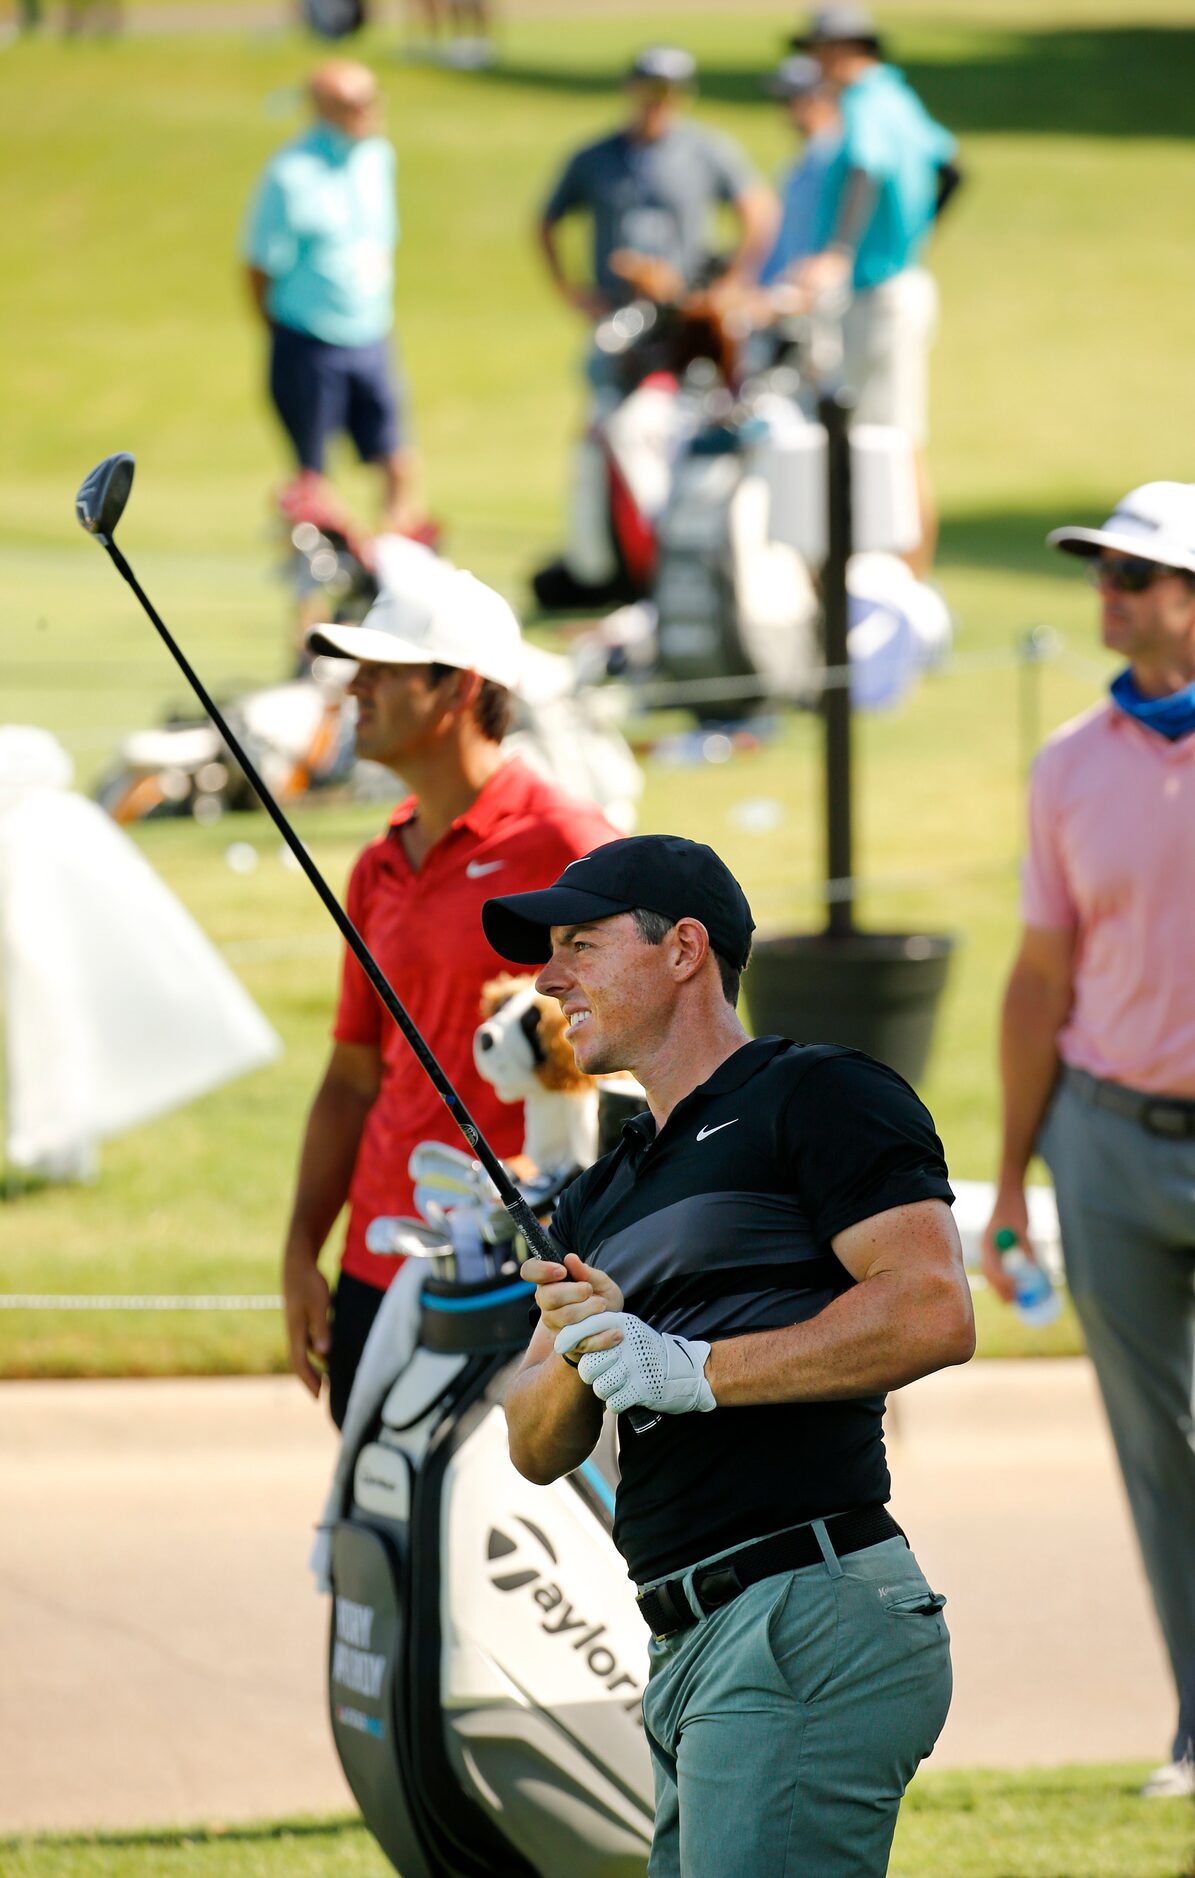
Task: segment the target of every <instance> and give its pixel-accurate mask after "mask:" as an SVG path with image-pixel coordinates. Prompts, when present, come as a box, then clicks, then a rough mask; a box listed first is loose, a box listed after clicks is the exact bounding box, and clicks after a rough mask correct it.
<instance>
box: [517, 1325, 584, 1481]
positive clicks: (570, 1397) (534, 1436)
mask: <svg viewBox="0 0 1195 1878" xmlns="http://www.w3.org/2000/svg"><path fill="white" fill-rule="evenodd" d="M602 1414H603V1409H602V1404H601V1403H600V1402H599V1401H598V1399H597V1397H596V1396H595V1395H594V1393H593V1391H592V1389H588V1388H586V1386H585V1384H584V1383H583V1382H582V1381H581V1379H580V1377H579V1376H578V1375H577V1372H576V1370H575V1369H573V1368H571V1367H570V1365H569V1364H567V1363H566V1362H564V1361H563V1359H562V1358H561V1357H559V1356H557V1355H556V1354H555V1352H554V1351H549V1353H548V1354H547V1355H546V1356H545V1357H544V1359H543V1361H542V1362H539V1363H530V1364H528V1365H527V1366H526V1367H525V1368H523V1369H521V1370H519V1372H518V1373H517V1375H516V1376H515V1377H514V1379H513V1381H512V1382H511V1384H510V1387H509V1389H508V1390H507V1392H506V1425H507V1430H508V1434H509V1439H510V1458H511V1460H512V1461H513V1462H514V1465H515V1466H516V1467H517V1468H518V1470H519V1472H520V1474H522V1475H523V1476H524V1478H525V1479H527V1480H531V1481H534V1482H535V1484H536V1486H540V1487H546V1486H547V1485H548V1484H549V1483H550V1482H551V1481H553V1480H559V1479H560V1477H561V1475H562V1474H571V1473H572V1471H573V1469H574V1468H577V1467H580V1465H581V1463H582V1461H584V1460H586V1459H587V1458H588V1456H589V1455H590V1454H592V1453H593V1450H594V1448H595V1447H596V1446H597V1441H598V1436H599V1435H600V1434H601V1432H602Z"/></svg>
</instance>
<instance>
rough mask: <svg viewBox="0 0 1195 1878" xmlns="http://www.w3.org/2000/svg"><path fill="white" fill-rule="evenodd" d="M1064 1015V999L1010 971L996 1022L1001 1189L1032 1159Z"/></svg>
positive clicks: (1031, 976)
mask: <svg viewBox="0 0 1195 1878" xmlns="http://www.w3.org/2000/svg"><path fill="white" fill-rule="evenodd" d="M1069 1009H1070V997H1069V994H1065V995H1063V994H1060V993H1059V990H1058V989H1057V987H1055V986H1053V985H1051V984H1050V983H1048V982H1047V981H1046V980H1044V979H1042V978H1041V977H1040V976H1038V975H1037V974H1036V973H1033V972H1029V971H1026V970H1024V969H1022V968H1020V967H1014V969H1013V973H1012V976H1011V977H1010V979H1009V981H1008V989H1007V991H1006V992H1005V994H1004V1009H1003V1012H1002V1015H1001V1022H1000V1080H1001V1085H1002V1089H1003V1143H1002V1147H1001V1154H1000V1181H1001V1183H1005V1182H1008V1183H1011V1184H1017V1183H1020V1182H1023V1181H1024V1178H1025V1170H1026V1168H1027V1167H1028V1165H1029V1162H1030V1160H1031V1159H1032V1158H1033V1149H1034V1143H1035V1141H1036V1139H1037V1132H1038V1129H1039V1128H1040V1126H1041V1122H1042V1118H1043V1116H1044V1115H1045V1112H1046V1109H1047V1107H1048V1106H1049V1101H1050V1097H1051V1095H1052V1094H1053V1092H1054V1084H1055V1082H1056V1081H1057V1079H1058V1033H1059V1031H1060V1030H1061V1028H1062V1026H1063V1024H1064V1023H1065V1021H1066V1017H1067V1013H1068V1011H1069Z"/></svg>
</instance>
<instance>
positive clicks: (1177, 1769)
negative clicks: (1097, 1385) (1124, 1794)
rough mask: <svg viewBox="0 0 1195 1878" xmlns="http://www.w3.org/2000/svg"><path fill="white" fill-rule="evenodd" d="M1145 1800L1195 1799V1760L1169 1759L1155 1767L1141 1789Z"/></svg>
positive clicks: (1187, 1756)
mask: <svg viewBox="0 0 1195 1878" xmlns="http://www.w3.org/2000/svg"><path fill="white" fill-rule="evenodd" d="M1141 1798H1142V1799H1143V1800H1195V1760H1192V1758H1191V1756H1190V1755H1189V1754H1188V1755H1184V1757H1183V1759H1182V1760H1181V1761H1167V1762H1166V1764H1165V1765H1164V1766H1163V1767H1155V1768H1154V1771H1153V1773H1152V1774H1151V1775H1150V1776H1149V1779H1148V1780H1147V1781H1146V1783H1145V1785H1144V1786H1143V1787H1142V1789H1141Z"/></svg>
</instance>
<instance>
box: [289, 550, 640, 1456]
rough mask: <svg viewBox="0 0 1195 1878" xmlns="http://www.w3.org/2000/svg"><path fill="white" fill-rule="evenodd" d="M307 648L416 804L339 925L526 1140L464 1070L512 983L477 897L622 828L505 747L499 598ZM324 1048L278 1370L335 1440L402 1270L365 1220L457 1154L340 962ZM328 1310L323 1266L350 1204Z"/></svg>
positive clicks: (404, 605) (515, 1139)
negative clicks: (421, 1168)
mask: <svg viewBox="0 0 1195 1878" xmlns="http://www.w3.org/2000/svg"><path fill="white" fill-rule="evenodd" d="M307 645H308V649H309V651H311V652H312V653H315V654H322V655H324V656H325V657H334V658H351V659H355V660H356V661H357V671H356V675H355V676H354V678H353V680H352V683H351V684H350V686H349V690H350V692H351V693H352V695H353V697H354V698H355V699H356V703H357V750H358V753H359V754H360V755H361V756H363V757H367V758H369V759H370V760H371V761H373V762H375V763H382V764H384V765H385V766H386V767H387V768H388V769H392V770H394V771H395V772H396V774H398V775H401V776H402V778H403V779H404V781H405V782H406V783H407V784H408V785H409V786H410V788H411V790H412V793H411V794H410V795H409V796H408V797H407V798H406V800H405V801H404V802H401V803H400V804H399V806H398V807H397V809H396V810H395V811H394V814H393V816H392V817H391V820H390V826H389V828H388V829H387V831H386V833H385V834H384V835H381V836H379V837H378V838H377V840H375V841H372V842H370V844H369V846H368V847H367V848H365V850H364V851H363V853H362V854H360V855H359V856H358V859H357V862H356V865H355V866H354V868H353V872H352V876H351V878H350V881H349V888H348V898H347V905H348V911H349V915H350V917H351V918H352V920H353V921H354V923H355V925H356V926H357V928H358V930H359V931H360V932H361V934H362V936H363V937H364V939H365V942H366V944H367V945H368V946H369V948H370V950H371V952H372V953H373V955H374V957H375V958H376V959H377V961H378V963H379V964H380V966H381V968H382V970H383V971H384V972H385V974H386V976H387V977H388V978H389V980H390V982H391V984H392V985H393V986H394V989H395V990H396V991H397V993H398V995H399V997H400V998H401V999H402V1002H403V1004H404V1005H405V1006H406V1008H407V1010H408V1011H409V1012H410V1014H411V1017H412V1019H413V1021H414V1023H415V1024H416V1026H417V1027H418V1029H419V1031H420V1033H421V1035H422V1036H424V1037H426V1039H427V1041H428V1043H429V1044H430V1046H431V1048H432V1050H433V1051H434V1052H435V1055H436V1057H437V1059H438V1061H439V1062H440V1063H441V1064H442V1065H443V1067H444V1069H445V1071H446V1073H447V1075H448V1076H449V1078H450V1080H451V1081H452V1083H453V1084H454V1086H455V1087H456V1088H457V1090H459V1092H460V1094H461V1096H462V1098H463V1100H464V1102H465V1105H466V1107H467V1108H468V1109H469V1111H470V1113H471V1114H472V1116H473V1118H474V1120H475V1121H476V1122H477V1124H478V1126H479V1127H480V1128H481V1130H482V1132H483V1133H484V1134H485V1136H486V1139H487V1140H488V1141H489V1142H490V1144H491V1146H492V1147H493V1148H494V1150H495V1152H496V1153H497V1154H499V1155H501V1156H509V1155H513V1154H517V1153H519V1152H520V1150H521V1148H522V1145H523V1118H522V1109H521V1107H520V1106H518V1105H517V1104H508V1103H502V1102H500V1101H499V1100H498V1098H497V1096H496V1095H495V1093H494V1090H493V1088H492V1087H491V1086H490V1084H489V1083H486V1082H483V1081H482V1079H481V1077H480V1076H478V1074H477V1071H476V1069H475V1068H474V1064H473V1033H474V1031H475V1030H476V1028H477V1025H478V1023H479V1022H480V1009H479V1002H480V997H481V988H482V986H483V985H484V984H485V983H486V981H487V979H490V978H492V977H494V976H495V974H496V973H498V972H500V971H501V970H503V969H504V968H505V969H512V970H515V971H518V970H520V969H521V968H520V967H519V966H517V965H512V964H511V962H510V961H508V960H504V959H502V958H500V957H499V955H498V954H497V953H496V952H495V951H494V950H493V948H492V947H491V946H490V945H489V944H488V942H487V940H486V938H485V934H484V933H483V931H482V927H481V905H482V901H483V900H485V899H486V898H488V897H489V896H490V895H492V894H493V893H494V892H496V891H498V890H499V889H500V890H501V891H502V892H504V893H505V892H512V893H517V892H520V891H522V890H524V889H531V888H536V887H542V886H544V885H546V884H547V883H548V882H549V881H551V880H554V879H555V878H556V876H557V874H559V873H560V871H561V869H562V868H564V867H565V866H566V865H567V864H568V862H569V861H572V860H575V859H576V858H577V857H578V856H579V855H582V854H585V853H587V852H588V850H589V849H590V848H592V847H595V846H598V845H600V844H601V843H602V842H605V841H609V840H611V839H612V838H613V837H614V836H615V834H616V833H617V830H615V829H614V828H612V827H611V826H610V824H609V823H608V822H607V821H606V820H605V818H604V816H603V815H602V814H601V813H600V811H599V810H598V809H596V808H594V807H593V806H592V805H591V804H589V803H584V802H579V801H576V800H574V799H573V798H571V797H569V796H566V795H565V794H564V793H563V792H562V791H561V790H559V789H558V788H556V787H555V786H554V785H553V784H551V783H548V782H545V781H543V780H542V779H541V778H540V777H538V776H536V775H535V774H534V773H533V772H532V771H531V770H530V769H528V768H527V767H526V766H525V765H524V764H523V763H521V762H520V761H519V760H518V759H517V758H508V757H506V756H505V755H504V754H503V751H502V748H501V744H502V739H503V737H504V736H505V734H506V731H507V727H508V723H509V718H510V691H511V688H512V687H513V686H514V684H515V683H516V682H517V680H518V676H519V667H520V662H521V654H522V641H521V637H520V633H519V626H518V622H517V620H516V619H515V617H514V614H513V613H512V612H511V610H510V608H509V607H508V606H507V604H506V602H505V601H504V600H503V599H502V598H501V597H500V596H499V595H498V594H496V593H495V592H494V591H493V590H492V589H491V588H489V587H486V586H483V584H482V583H481V582H480V581H479V580H475V579H474V577H473V576H472V575H471V574H466V573H464V572H462V571H460V570H457V569H451V568H447V567H445V568H444V569H443V570H442V571H440V572H438V573H437V575H436V577H435V578H434V580H433V581H432V582H431V583H430V584H429V586H428V588H427V590H426V591H421V592H420V593H419V594H418V595H417V596H416V595H414V594H410V595H403V594H400V593H395V592H393V591H389V592H387V593H385V594H384V595H383V596H382V598H381V599H380V600H379V601H378V602H377V603H376V605H375V606H374V607H373V608H372V609H371V610H370V612H369V613H368V614H367V615H366V617H365V619H364V621H363V622H362V624H361V625H360V626H315V627H313V628H312V629H311V631H310V632H309V633H308V635H307ZM333 1037H334V1042H333V1046H332V1053H331V1056H330V1058H329V1060H328V1065H327V1068H326V1070H325V1072H324V1077H323V1080H322V1082H321V1083H320V1086H319V1088H318V1089H317V1091H316V1095H315V1099H314V1101H313V1103H312V1105H311V1110H310V1113H309V1116H308V1120H307V1130H306V1134H305V1137H304V1141H303V1148H302V1153H301V1156H300V1161H299V1172H298V1180H297V1183H296V1191H295V1200H294V1207H293V1211H292V1215H291V1221H290V1227H289V1230H288V1233H287V1238H286V1249H285V1254H284V1258H283V1288H284V1292H285V1301H286V1323H287V1335H288V1338H289V1343H290V1359H291V1364H292V1367H293V1368H294V1370H295V1373H296V1374H297V1375H298V1377H299V1379H300V1381H301V1382H303V1383H304V1384H305V1385H306V1387H307V1388H308V1389H309V1390H310V1391H311V1393H312V1395H314V1396H318V1395H319V1392H320V1385H321V1369H322V1368H326V1371H327V1375H328V1380H329V1395H330V1406H331V1411H332V1418H333V1420H334V1421H335V1422H336V1424H337V1426H338V1427H339V1425H340V1423H341V1421H342V1420H343V1417H344V1411H345V1407H346V1405H347V1402H348V1396H349V1390H350V1389H351V1387H352V1381H353V1376H354V1374H355V1373H356V1368H357V1363H358V1360H359V1358H360V1355H361V1351H362V1349H363V1347H364V1344H365V1339H366V1337H367V1336H368V1334H369V1329H370V1326H371V1324H372V1323H373V1320H374V1316H375V1315H376V1312H377V1308H378V1305H379V1304H380V1303H381V1300H382V1296H383V1293H384V1292H385V1289H386V1286H387V1285H388V1284H389V1282H390V1280H391V1279H392V1278H393V1276H394V1274H395V1272H396V1271H397V1269H398V1267H399V1264H400V1263H401V1260H399V1259H392V1258H386V1257H380V1256H378V1255H377V1254H374V1253H371V1252H368V1251H367V1250H366V1247H365V1233H366V1229H367V1227H368V1225H369V1223H370V1221H371V1220H372V1219H374V1218H376V1217H377V1216H378V1215H379V1214H394V1213H412V1212H413V1211H414V1194H413V1190H412V1184H411V1179H410V1175H409V1174H408V1171H407V1162H408V1160H409V1158H410V1154H411V1150H412V1149H413V1148H414V1147H415V1146H416V1145H417V1144H418V1143H419V1142H420V1141H428V1140H432V1141H451V1142H453V1143H456V1142H457V1140H458V1137H457V1134H456V1130H455V1128H454V1126H453V1123H452V1121H451V1120H450V1118H449V1116H448V1112H447V1110H446V1109H445V1107H444V1104H443V1102H442V1101H441V1100H440V1098H439V1096H438V1095H437V1094H436V1092H435V1090H434V1089H433V1088H432V1085H431V1083H430V1082H429V1081H428V1079H427V1076H426V1075H425V1074H424V1072H423V1070H422V1069H421V1068H420V1067H419V1064H418V1062H417V1061H416V1059H415V1056H414V1054H413V1052H412V1051H411V1049H410V1047H409V1046H408V1044H407V1043H406V1042H405V1041H404V1039H403V1038H402V1036H401V1035H400V1033H399V1031H398V1030H397V1028H396V1027H395V1026H394V1024H392V1023H391V1022H390V1019H389V1018H388V1017H387V1016H386V1014H385V1012H384V1011H383V1009H382V1007H381V1005H380V1004H379V1002H378V1000H377V997H376V996H375V994H374V992H373V990H372V988H371V986H370V984H369V981H368V979H367V978H366V977H365V974H364V973H363V972H362V970H361V968H360V966H359V965H358V964H357V962H356V960H355V959H354V958H353V957H352V955H351V954H349V953H346V954H345V958H344V964H343V968H342V975H341V991H340V1004H339V1008H338V1011H337V1015H336V1022H335V1025H334V1028H333ZM346 1201H347V1203H348V1208H349V1219H348V1231H347V1234H346V1237H345V1242H344V1249H343V1253H342V1257H341V1269H340V1275H339V1278H338V1280H337V1285H336V1294H335V1299H334V1300H333V1299H332V1298H331V1297H330V1293H329V1287H328V1284H327V1281H326V1279H325V1278H324V1276H323V1274H322V1273H321V1271H320V1269H319V1265H318V1259H319V1255H320V1251H321V1249H322V1247H323V1245H324V1243H325V1241H326V1239H327V1237H328V1235H329V1233H330V1232H331V1230H332V1228H333V1226H334V1224H335V1222H336V1219H337V1217H338V1215H339V1213H340V1210H341V1208H342V1207H343V1206H344V1204H345V1203H346Z"/></svg>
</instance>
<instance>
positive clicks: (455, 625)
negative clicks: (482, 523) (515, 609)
mask: <svg viewBox="0 0 1195 1878" xmlns="http://www.w3.org/2000/svg"><path fill="white" fill-rule="evenodd" d="M306 643H307V650H308V651H309V652H310V653H312V654H314V655H316V656H318V655H321V654H322V655H323V656H324V657H325V658H340V659H366V660H368V661H369V662H370V663H371V664H375V665H451V666H453V667H455V668H456V670H458V671H466V672H478V673H480V675H481V676H482V678H489V679H492V681H493V682H494V684H496V685H504V686H505V687H506V688H507V689H508V690H511V689H513V688H514V687H515V686H516V685H517V684H518V682H519V674H520V671H521V668H522V663H523V638H522V634H521V632H520V631H519V622H518V620H517V619H516V618H515V616H514V614H513V613H512V612H511V609H510V607H509V606H508V605H507V603H506V601H505V600H504V599H503V598H502V595H501V594H500V593H495V592H494V589H493V588H492V587H487V586H486V585H485V583H484V581H480V580H478V579H476V577H475V576H474V575H472V574H466V573H465V571H464V569H463V568H459V567H454V568H447V567H445V566H444V565H443V563H441V564H440V571H438V572H437V574H436V575H435V577H434V578H432V579H430V580H427V581H421V582H420V583H419V584H418V587H417V589H412V588H411V587H407V588H405V589H400V588H395V587H387V588H384V589H383V591H382V592H381V593H380V594H379V595H378V598H377V599H376V600H375V601H374V603H373V605H372V606H371V607H370V609H369V612H368V613H367V614H366V615H365V618H364V619H363V620H362V621H361V624H360V625H359V626H336V625H326V626H312V627H310V628H309V629H308V632H307V635H306Z"/></svg>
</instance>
